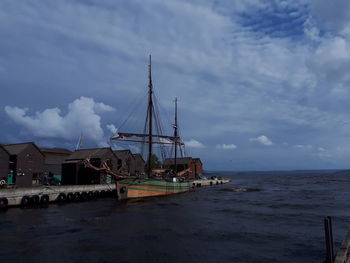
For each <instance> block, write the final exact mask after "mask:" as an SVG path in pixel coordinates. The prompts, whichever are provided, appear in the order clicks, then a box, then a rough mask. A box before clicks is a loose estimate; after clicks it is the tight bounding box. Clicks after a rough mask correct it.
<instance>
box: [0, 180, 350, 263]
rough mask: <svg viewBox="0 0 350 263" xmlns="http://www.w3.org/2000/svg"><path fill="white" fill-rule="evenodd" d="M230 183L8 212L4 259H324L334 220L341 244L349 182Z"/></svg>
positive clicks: (348, 220) (3, 217)
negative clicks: (326, 221) (327, 229)
mask: <svg viewBox="0 0 350 263" xmlns="http://www.w3.org/2000/svg"><path fill="white" fill-rule="evenodd" d="M217 175H218V176H221V174H220V175H219V174H217ZM225 176H229V177H231V178H232V182H231V183H230V184H226V185H218V186H212V187H206V188H204V187H202V188H198V189H195V190H194V191H192V192H189V193H184V194H179V195H175V196H169V197H157V198H149V199H143V200H132V201H126V202H121V203H118V202H116V201H115V199H112V198H110V199H99V200H96V201H91V202H85V203H71V204H64V205H50V206H49V207H48V208H45V209H17V208H16V209H9V210H7V211H6V212H3V213H0V230H1V234H0V248H1V249H0V258H1V262H49V261H50V262H63V261H65V262H164V261H167V262H229V261H230V262H287V263H288V262H293V263H294V262H322V261H323V259H324V254H325V253H324V247H325V246H324V241H323V240H324V236H323V218H324V216H327V215H330V216H333V224H334V225H333V231H334V239H335V241H336V246H337V247H339V245H340V242H341V241H342V239H343V237H344V236H345V234H346V231H347V227H348V226H349V225H350V210H349V209H348V203H349V201H348V200H349V186H350V184H349V181H350V175H347V174H310V173H309V174H291V173H288V174H276V173H275V174H252V173H240V174H232V173H231V174H230V173H227V174H225Z"/></svg>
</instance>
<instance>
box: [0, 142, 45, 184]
mask: <svg viewBox="0 0 350 263" xmlns="http://www.w3.org/2000/svg"><path fill="white" fill-rule="evenodd" d="M2 146H3V147H4V148H5V150H6V151H7V152H8V153H9V154H10V165H9V170H10V171H13V175H14V178H13V181H14V183H15V184H16V185H18V186H31V185H32V184H39V183H40V180H41V178H42V175H43V173H44V160H45V156H44V154H43V153H42V152H41V151H40V149H39V148H38V147H37V146H36V145H35V143H33V142H26V143H17V144H3V145H2Z"/></svg>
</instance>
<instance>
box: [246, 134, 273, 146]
mask: <svg viewBox="0 0 350 263" xmlns="http://www.w3.org/2000/svg"><path fill="white" fill-rule="evenodd" d="M249 141H251V142H259V143H261V144H263V145H265V146H271V145H272V144H273V143H272V141H271V140H270V139H269V138H267V137H266V136H265V135H261V136H258V137H256V138H250V139H249Z"/></svg>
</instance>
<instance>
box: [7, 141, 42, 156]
mask: <svg viewBox="0 0 350 263" xmlns="http://www.w3.org/2000/svg"><path fill="white" fill-rule="evenodd" d="M29 145H33V146H34V147H35V148H36V149H37V150H38V151H39V152H40V153H41V154H42V155H44V154H43V153H42V152H41V151H40V149H39V148H38V146H36V144H35V143H34V142H23V143H15V144H3V145H2V146H3V147H4V148H5V150H6V151H7V152H8V153H9V154H11V155H18V154H20V153H21V152H22V151H24V150H25V149H26V148H27V147H28V146H29Z"/></svg>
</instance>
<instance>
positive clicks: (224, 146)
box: [216, 143, 237, 150]
mask: <svg viewBox="0 0 350 263" xmlns="http://www.w3.org/2000/svg"><path fill="white" fill-rule="evenodd" d="M236 148H237V146H236V145H234V144H225V143H223V144H217V145H216V149H220V150H233V149H236Z"/></svg>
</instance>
